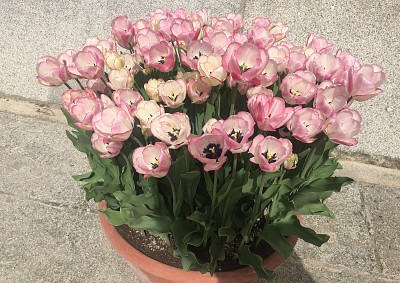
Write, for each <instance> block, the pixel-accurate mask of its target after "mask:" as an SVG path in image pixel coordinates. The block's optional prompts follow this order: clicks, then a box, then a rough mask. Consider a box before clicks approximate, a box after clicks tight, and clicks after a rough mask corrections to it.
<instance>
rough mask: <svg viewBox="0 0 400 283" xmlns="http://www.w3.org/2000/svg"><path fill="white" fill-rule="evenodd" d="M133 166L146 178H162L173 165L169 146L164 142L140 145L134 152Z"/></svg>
mask: <svg viewBox="0 0 400 283" xmlns="http://www.w3.org/2000/svg"><path fill="white" fill-rule="evenodd" d="M132 161H133V167H134V168H135V170H136V172H138V173H139V174H143V175H144V178H145V179H146V178H149V177H156V178H162V177H164V176H165V175H167V174H168V170H169V167H170V166H171V155H170V154H169V152H168V148H167V146H166V145H165V144H164V143H162V142H157V143H155V144H154V145H152V144H150V145H147V146H145V147H138V148H136V149H135V150H134V151H133V154H132Z"/></svg>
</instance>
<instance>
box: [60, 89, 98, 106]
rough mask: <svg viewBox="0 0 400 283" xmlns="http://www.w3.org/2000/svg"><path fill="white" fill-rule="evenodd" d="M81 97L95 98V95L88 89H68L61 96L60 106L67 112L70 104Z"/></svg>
mask: <svg viewBox="0 0 400 283" xmlns="http://www.w3.org/2000/svg"><path fill="white" fill-rule="evenodd" d="M81 97H89V98H96V94H95V93H94V91H93V90H91V89H90V88H85V89H69V90H67V91H65V92H64V93H63V94H62V98H61V100H62V106H63V107H64V109H65V110H68V109H69V107H70V105H71V103H73V102H74V101H75V100H77V99H79V98H81Z"/></svg>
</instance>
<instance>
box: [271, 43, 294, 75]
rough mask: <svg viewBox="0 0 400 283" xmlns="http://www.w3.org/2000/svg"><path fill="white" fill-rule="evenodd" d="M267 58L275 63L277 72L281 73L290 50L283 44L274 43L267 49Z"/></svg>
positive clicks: (286, 62)
mask: <svg viewBox="0 0 400 283" xmlns="http://www.w3.org/2000/svg"><path fill="white" fill-rule="evenodd" d="M267 51H268V56H269V59H270V60H272V61H274V62H275V63H276V64H277V72H278V73H282V72H283V71H284V70H285V69H286V66H287V64H288V61H289V55H290V51H289V48H287V47H286V46H284V45H275V46H272V47H270V48H269V49H268V50H267Z"/></svg>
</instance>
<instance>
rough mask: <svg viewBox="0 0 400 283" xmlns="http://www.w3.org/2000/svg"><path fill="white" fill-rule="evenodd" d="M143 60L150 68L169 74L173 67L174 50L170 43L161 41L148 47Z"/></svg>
mask: <svg viewBox="0 0 400 283" xmlns="http://www.w3.org/2000/svg"><path fill="white" fill-rule="evenodd" d="M145 59H146V61H147V63H148V64H149V66H150V67H153V68H156V69H157V70H159V71H160V72H164V73H166V72H169V71H171V70H172V69H173V68H174V65H175V50H174V47H173V46H172V45H171V43H169V42H167V41H162V42H160V43H158V44H154V45H152V46H151V47H150V49H149V51H148V53H146V55H145Z"/></svg>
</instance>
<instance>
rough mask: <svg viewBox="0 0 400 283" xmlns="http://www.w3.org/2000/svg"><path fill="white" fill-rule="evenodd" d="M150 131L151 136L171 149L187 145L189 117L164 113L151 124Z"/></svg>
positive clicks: (176, 113) (178, 113) (177, 113)
mask: <svg viewBox="0 0 400 283" xmlns="http://www.w3.org/2000/svg"><path fill="white" fill-rule="evenodd" d="M150 129H151V133H152V134H153V136H155V137H156V138H158V139H159V140H161V141H162V142H165V143H166V144H168V145H169V148H173V149H177V148H179V147H181V146H182V145H185V144H187V142H188V137H189V136H190V131H191V128H190V121H189V117H188V116H187V115H186V114H183V113H180V112H175V113H173V114H170V113H166V114H162V115H160V116H157V117H155V118H154V119H153V120H152V122H151V126H150Z"/></svg>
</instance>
